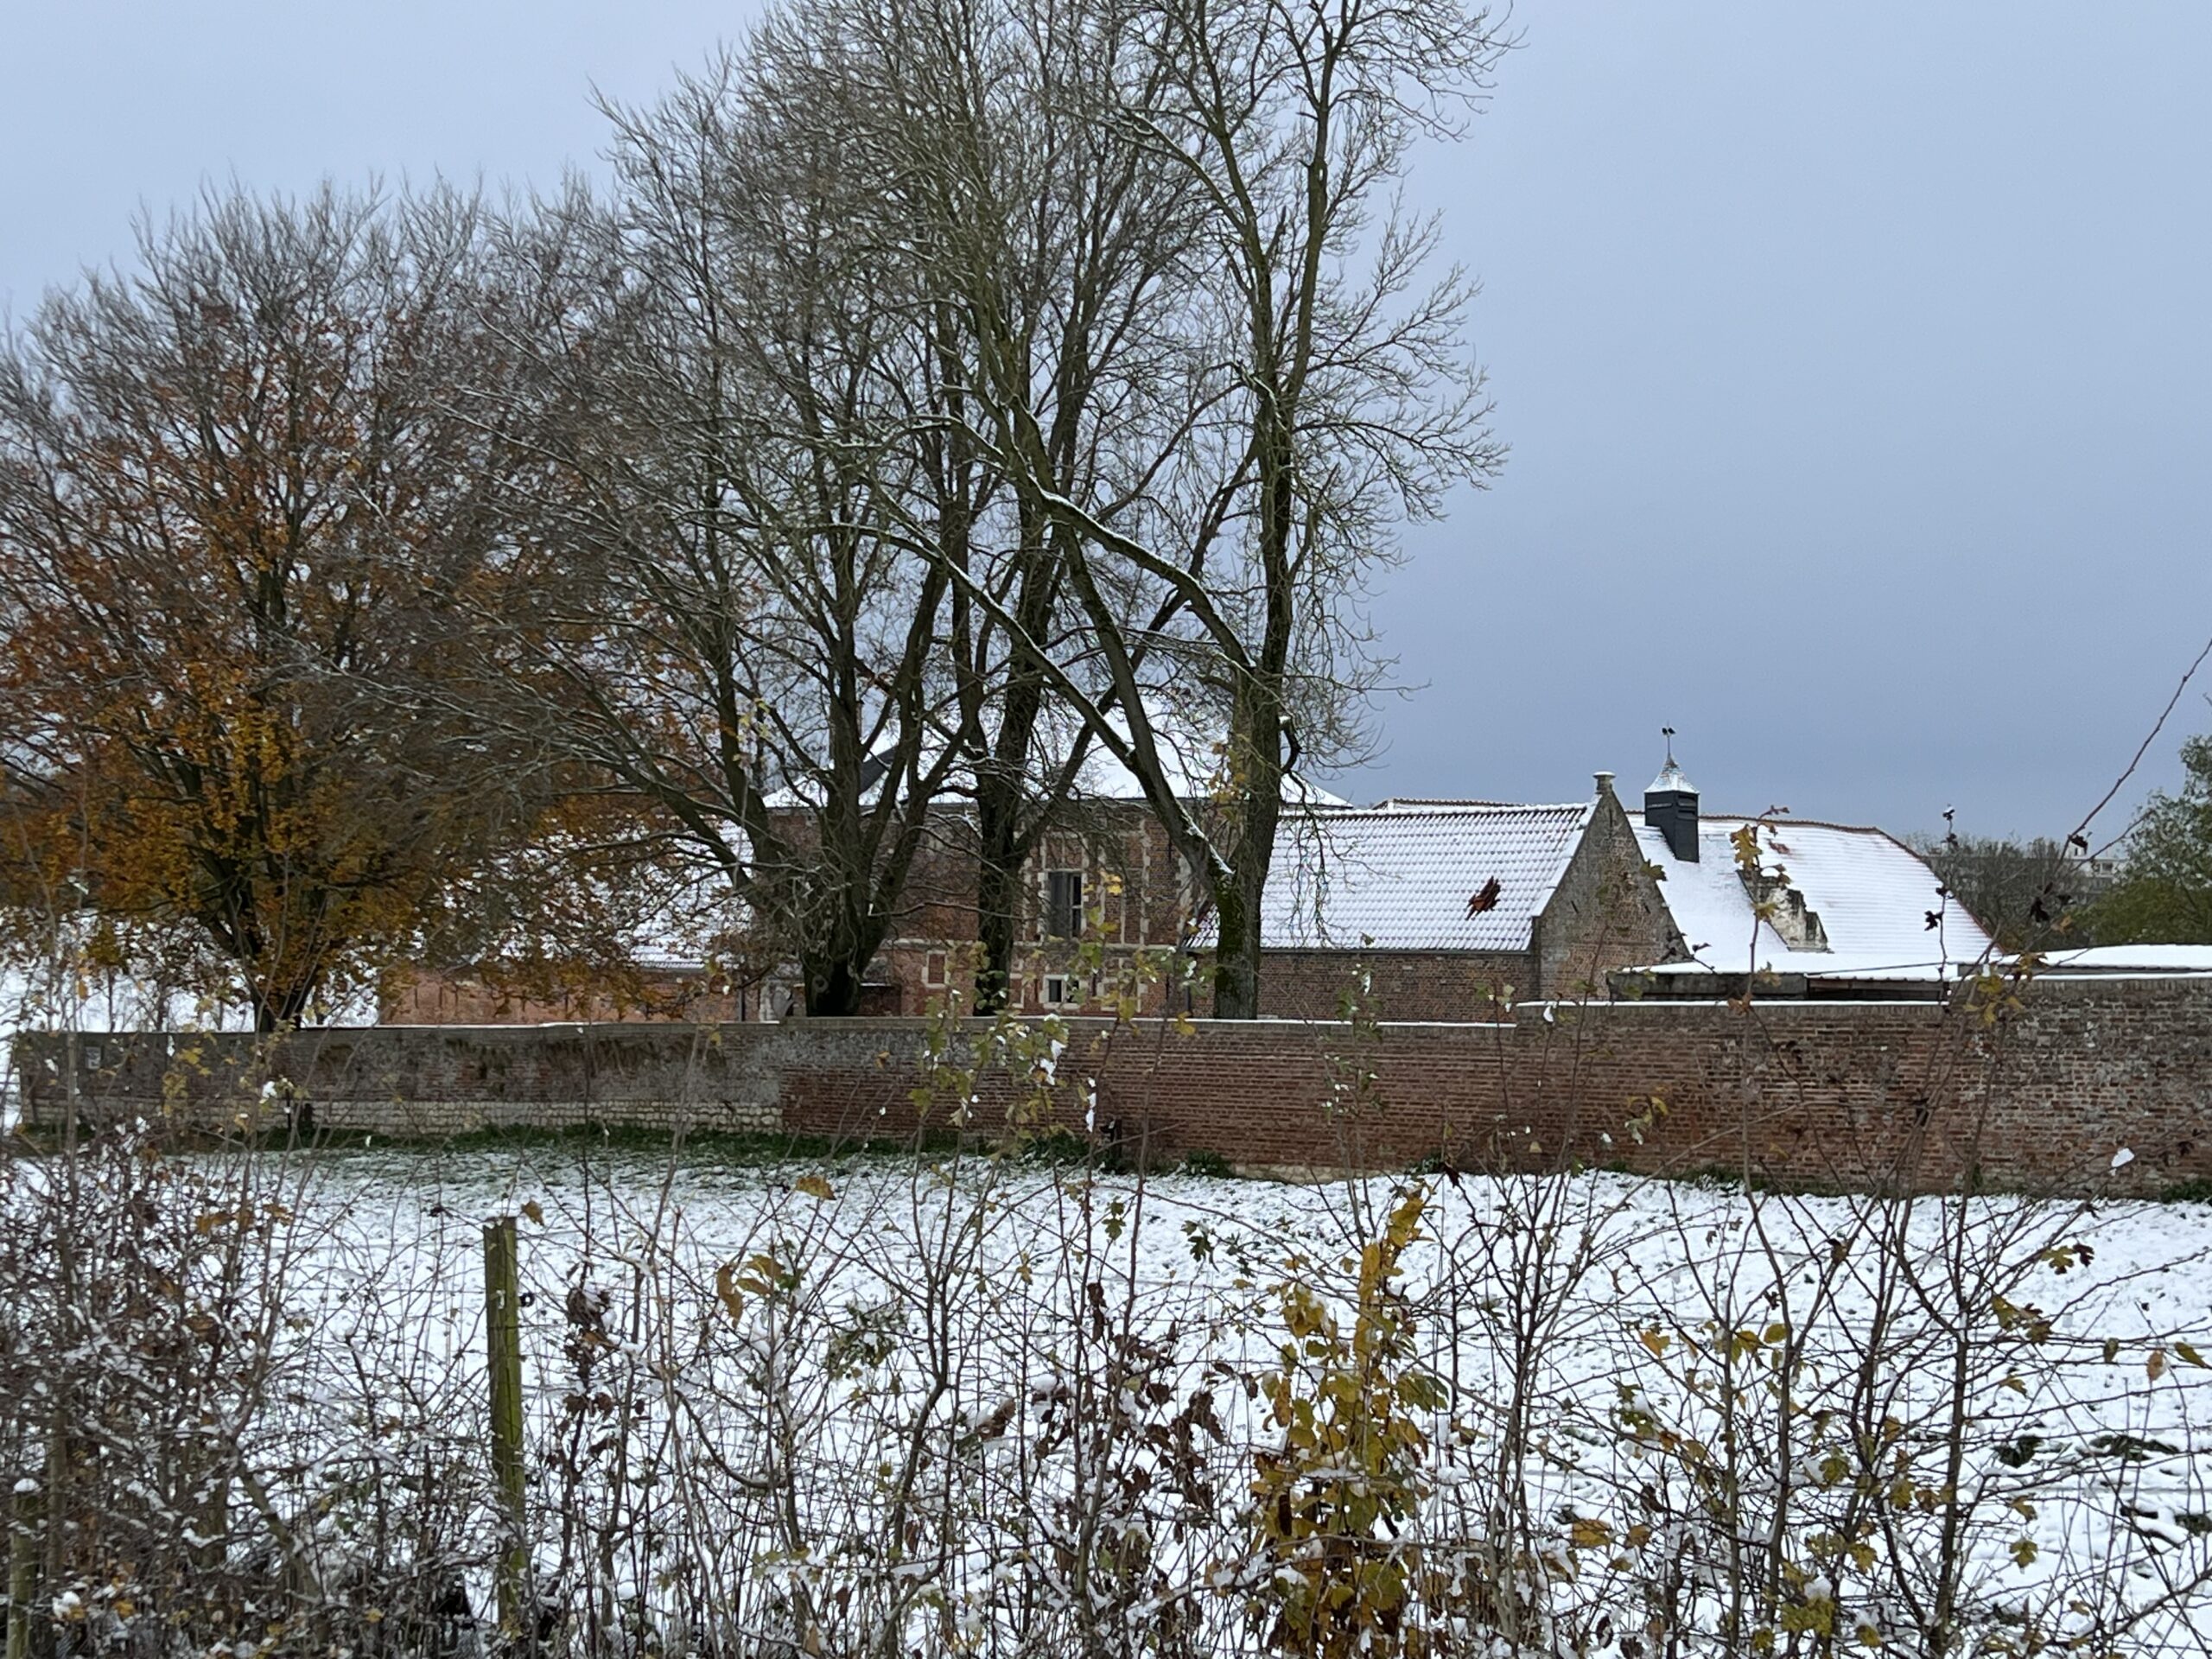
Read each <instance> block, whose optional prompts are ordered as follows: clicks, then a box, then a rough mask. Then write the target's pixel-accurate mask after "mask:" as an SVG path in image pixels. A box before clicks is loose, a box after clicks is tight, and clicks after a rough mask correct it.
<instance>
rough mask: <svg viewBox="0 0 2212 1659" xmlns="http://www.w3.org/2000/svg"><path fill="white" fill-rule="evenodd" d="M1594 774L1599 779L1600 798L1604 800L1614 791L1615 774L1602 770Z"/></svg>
mask: <svg viewBox="0 0 2212 1659" xmlns="http://www.w3.org/2000/svg"><path fill="white" fill-rule="evenodd" d="M1594 776H1595V777H1596V778H1597V779H1598V798H1599V800H1601V801H1602V800H1604V799H1605V797H1606V796H1608V795H1610V794H1611V793H1612V792H1613V774H1612V773H1611V772H1598V773H1595V774H1594Z"/></svg>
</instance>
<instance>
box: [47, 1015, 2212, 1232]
mask: <svg viewBox="0 0 2212 1659" xmlns="http://www.w3.org/2000/svg"><path fill="white" fill-rule="evenodd" d="M926 1031H927V1026H926V1023H925V1021H922V1020H800V1021H793V1022H791V1023H788V1024H785V1025H778V1026H757V1025H754V1026H737V1025H729V1026H671V1025H658V1026H647V1025H613V1026H581V1027H576V1026H572V1027H471V1028H455V1027H448V1028H439V1027H413V1028H408V1027H380V1028H370V1029H356V1030H342V1031H324V1032H310V1033H301V1034H298V1035H296V1036H294V1037H291V1038H288V1039H283V1042H282V1043H280V1044H277V1045H276V1046H274V1050H273V1052H269V1051H268V1049H267V1048H266V1046H264V1045H259V1044H257V1043H256V1041H255V1039H251V1038H243V1037H221V1038H209V1037H199V1038H118V1037H105V1038H100V1037H84V1038H79V1039H76V1041H77V1043H78V1045H79V1048H78V1054H77V1065H76V1067H75V1070H74V1071H73V1073H72V1072H71V1071H69V1069H68V1066H67V1043H66V1041H65V1039H60V1038H55V1037H51V1036H40V1037H33V1038H27V1039H23V1040H22V1048H21V1051H20V1054H19V1058H20V1060H21V1063H22V1072H23V1082H24V1085H25V1090H24V1092H25V1098H26V1102H27V1106H28V1109H29V1115H30V1116H31V1118H32V1121H33V1122H54V1121H56V1120H57V1118H58V1116H59V1114H60V1111H61V1110H62V1109H63V1108H64V1105H65V1103H66V1102H67V1098H68V1093H69V1091H68V1088H67V1080H68V1078H69V1077H70V1076H72V1075H73V1077H74V1078H75V1083H76V1096H77V1099H78V1102H79V1107H80V1109H83V1110H85V1111H86V1112H88V1113H92V1114H99V1113H108V1112H115V1111H118V1110H132V1111H140V1112H147V1113H158V1112H161V1111H162V1110H163V1109H169V1110H174V1111H178V1112H182V1113H185V1114H188V1115H189V1116H192V1117H194V1118H195V1119H198V1120H200V1121H204V1122H251V1121H254V1120H256V1119H260V1120H262V1121H264V1122H266V1121H268V1120H269V1119H270V1118H272V1117H275V1116H278V1115H280V1114H281V1113H282V1112H283V1111H284V1110H286V1109H288V1105H289V1103H297V1105H298V1107H300V1108H303V1109H306V1110H308V1111H309V1112H311V1113H312V1117H313V1121H314V1122H315V1123H317V1124H320V1125H323V1126H327V1127H331V1128H359V1129H370V1130H373V1131H375V1132H377V1133H382V1134H395V1135H397V1134H408V1135H442V1134H447V1133H452V1132H455V1131H459V1130H463V1129H469V1128H480V1127H485V1126H491V1125H530V1126H560V1125H566V1124H572V1123H586V1122H588V1123H603V1124H609V1125H639V1126H645V1127H653V1128H670V1127H677V1126H688V1127H691V1128H706V1129H715V1128H719V1129H745V1130H751V1131H754V1132H771V1133H772V1132H782V1133H788V1134H793V1135H808V1136H820V1137H828V1138H849V1139H882V1138H886V1137H898V1136H903V1135H911V1134H912V1133H913V1132H914V1131H915V1130H916V1129H917V1128H919V1127H922V1126H923V1124H924V1123H925V1121H926V1122H932V1126H933V1127H938V1128H943V1127H944V1126H945V1123H946V1121H947V1119H946V1110H947V1109H949V1103H948V1104H947V1108H946V1109H940V1110H938V1112H937V1113H936V1114H935V1116H934V1119H933V1120H931V1119H930V1117H929V1115H928V1114H925V1113H924V1112H923V1111H922V1110H921V1109H918V1107H917V1106H916V1104H915V1103H914V1101H913V1099H912V1091H913V1090H914V1087H915V1083H916V1059H917V1055H918V1051H919V1049H920V1046H921V1044H922V1042H923V1040H924V1038H925V1033H926ZM1069 1038H1070V1046H1069V1049H1068V1052H1066V1053H1065V1055H1064V1056H1062V1058H1061V1059H1060V1061H1059V1065H1058V1075H1059V1078H1060V1080H1061V1086H1060V1088H1059V1090H1058V1093H1057V1094H1056V1096H1054V1098H1053V1100H1052V1104H1051V1109H1050V1113H1049V1116H1048V1121H1049V1122H1052V1123H1054V1124H1056V1125H1057V1126H1058V1127H1061V1128H1068V1129H1071V1130H1073V1131H1075V1132H1077V1133H1085V1132H1090V1133H1093V1134H1095V1135H1096V1136H1097V1137H1099V1138H1102V1139H1106V1138H1112V1139H1116V1140H1119V1141H1122V1142H1123V1143H1125V1144H1126V1145H1128V1146H1129V1147H1134V1148H1138V1149H1141V1151H1142V1153H1143V1154H1144V1155H1146V1156H1147V1157H1149V1158H1153V1159H1155V1160H1173V1159H1176V1158H1179V1157H1180V1156H1182V1155H1183V1154H1185V1153H1188V1152H1191V1151H1193V1150H1205V1151H1210V1152H1213V1153H1217V1154H1220V1155H1222V1156H1224V1157H1225V1158H1227V1159H1229V1160H1230V1161H1231V1162H1233V1163H1235V1164H1237V1165H1239V1166H1245V1167H1249V1168H1271V1169H1313V1168H1319V1167H1325V1166H1339V1165H1343V1164H1345V1163H1359V1164H1368V1165H1373V1166H1388V1165H1393V1164H1402V1163H1404V1162H1407V1161H1410V1160H1414V1159H1418V1158H1421V1157H1425V1156H1428V1155H1432V1154H1444V1155H1446V1157H1448V1158H1451V1159H1452V1160H1457V1161H1459V1162H1460V1163H1462V1164H1464V1165H1465V1166H1468V1167H1471V1168H1486V1167H1495V1166H1511V1167H1522V1168H1549V1167H1556V1166H1560V1165H1561V1164H1563V1163H1564V1162H1566V1161H1567V1160H1577V1161H1581V1162H1586V1163H1592V1164H1599V1165H1620V1166H1627V1167H1633V1168H1638V1169H1643V1170H1648V1171H1652V1172H1655V1173H1686V1172H1693V1171H1700V1170H1707V1169H1713V1168H1716V1167H1721V1168H1728V1169H1733V1170H1749V1171H1750V1172H1751V1173H1754V1174H1756V1175H1759V1176H1763V1177H1765V1178H1770V1179H1783V1180H1788V1181H1792V1182H1809V1183H1819V1184H1832V1185H1863V1184H1866V1183H1868V1182H1872V1181H1888V1180H1893V1179H1905V1180H1909V1181H1910V1182H1911V1183H1912V1184H1914V1185H1922V1186H1935V1187H1940V1186H1943V1185H1948V1184H1950V1183H1952V1182H1955V1180H1956V1179H1958V1177H1959V1175H1960V1174H1961V1173H1962V1172H1963V1171H1965V1170H1967V1169H1969V1168H1972V1169H1974V1170H1977V1171H1979V1172H1980V1176H1981V1178H1982V1179H1986V1180H1987V1181H1989V1182H1991V1183H1992V1184H1994V1185H2013V1186H2030V1187H2042V1186H2046V1185H2058V1186H2063V1187H2065V1188H2067V1189H2068V1190H2075V1191H2090V1190H2101V1189H2104V1188H2107V1187H2109V1188H2110V1189H2112V1190H2115V1191H2121V1192H2159V1191H2163V1190H2164V1189H2166V1188H2168V1187H2170V1186H2172V1185H2177V1184H2179V1183H2181V1182H2184V1181H2198V1180H2212V982H2208V981H2204V980H2110V981H2075V982H2056V981H2053V982H2044V983H2042V984H2039V985H2036V986H2033V987H2030V988H2027V990H2026V991H2025V992H2024V994H2023V996H2022V1000H2021V1006H2020V1007H2018V1009H2017V1010H2016V1011H2014V1012H2013V1013H2012V1014H2010V1015H2009V1016H2008V1017H2007V1018H2006V1019H2005V1020H2003V1021H2001V1022H2000V1023H1999V1024H1997V1025H1996V1026H1993V1027H1988V1026H1985V1025H1984V1023H1983V1022H1982V1020H1980V1017H1979V1015H1978V1014H1976V1013H1975V1012H1974V1010H1972V1009H1968V1008H1965V1007H1946V1006H1944V1005H1942V1004H1937V1003H1926V1002H1923V1003H1853V1002H1821V1001H1811V1002H1802V1001H1775V1002H1770V1003H1756V1004H1753V1005H1752V1006H1751V1007H1749V1008H1748V1009H1745V1008H1739V1007H1736V1006H1732V1005H1730V1004H1726V1003H1629V1002H1620V1003H1606V1004H1591V1005H1589V1006H1587V1007H1573V1006H1554V1005H1544V1006H1541V1007H1530V1006H1525V1005H1524V1006H1523V1007H1521V1008H1519V1009H1517V1010H1516V1013H1515V1016H1514V1017H1513V1018H1512V1019H1510V1020H1501V1021H1499V1022H1497V1023H1494V1024H1489V1025H1478V1024H1457V1025H1443V1024H1412V1023H1401V1024H1389V1025H1385V1026H1383V1027H1379V1028H1378V1030H1377V1032H1376V1035H1375V1037H1374V1039H1373V1046H1372V1048H1371V1049H1368V1048H1364V1047H1363V1046H1362V1045H1361V1043H1360V1041H1359V1040H1358V1039H1355V1038H1354V1037H1353V1036H1352V1034H1351V1033H1350V1032H1349V1031H1348V1030H1347V1029H1346V1028H1345V1027H1341V1026H1330V1025H1324V1024H1312V1025H1308V1024H1302V1023H1298V1022H1293V1021H1273V1020H1262V1021H1255V1022H1235V1021H1212V1020H1200V1021H1197V1022H1194V1024H1193V1026H1192V1029H1191V1031H1190V1034H1188V1035H1179V1034H1177V1033H1175V1032H1174V1031H1173V1029H1163V1028H1162V1027H1160V1025H1158V1024H1156V1023H1153V1022H1149V1021H1147V1022H1140V1023H1137V1024H1135V1025H1133V1026H1123V1027H1115V1026H1113V1025H1112V1024H1111V1023H1110V1022H1108V1021H1104V1020H1077V1021H1071V1022H1070V1024H1069ZM1346 1061H1351V1062H1354V1064H1351V1065H1346V1064H1344V1062H1346ZM1362 1070H1364V1071H1370V1072H1371V1073H1372V1074H1373V1077H1375V1079H1376V1081H1375V1084H1374V1087H1373V1088H1372V1090H1370V1091H1368V1092H1367V1093H1366V1094H1365V1095H1364V1096H1347V1095H1346V1094H1345V1092H1344V1078H1345V1077H1347V1076H1349V1075H1350V1074H1351V1072H1353V1071H1362ZM271 1077H274V1078H275V1079H276V1083H275V1086H273V1087H270V1088H267V1089H264V1081H265V1080H267V1079H270V1078H271ZM1092 1090H1095V1102H1096V1104H1095V1109H1092V1107H1091V1104H1090V1099H1091V1094H1090V1091H1092ZM1014 1092H1015V1091H1014V1086H1013V1085H1012V1084H1010V1082H1009V1080H1008V1079H1007V1078H1004V1077H994V1078H991V1079H989V1080H988V1081H987V1082H986V1084H984V1086H983V1088H982V1091H981V1098H980V1099H979V1101H978V1103H977V1106H976V1111H977V1118H978V1122H982V1123H984V1124H988V1123H991V1122H1002V1121H1003V1116H1004V1114H1005V1111H1006V1109H1007V1105H1008V1103H1009V1102H1010V1100H1011V1099H1012V1098H1013V1097H1014ZM1087 1113H1088V1114H1089V1117H1088V1122H1089V1124H1090V1125H1095V1128H1087V1124H1086V1114H1087ZM2122 1147H2125V1148H2126V1149H2127V1150H2129V1151H2130V1152H2131V1153H2132V1154H2133V1159H2132V1160H2131V1161H2128V1162H2126V1164H2125V1166H2123V1167H2122V1168H2120V1170H2118V1171H2116V1172H2114V1171H2113V1170H2112V1169H2111V1164H2112V1160H2113V1154H2114V1153H2115V1152H2117V1151H2119V1150H2120V1149H2121V1148H2122Z"/></svg>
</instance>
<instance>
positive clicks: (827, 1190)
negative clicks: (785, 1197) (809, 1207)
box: [791, 1175, 837, 1198]
mask: <svg viewBox="0 0 2212 1659" xmlns="http://www.w3.org/2000/svg"><path fill="white" fill-rule="evenodd" d="M791 1188H792V1190H793V1191H794V1192H804V1193H805V1194H806V1196H807V1197H809V1198H836V1196H837V1194H836V1190H835V1189H833V1188H832V1187H831V1186H830V1185H829V1182H828V1181H827V1180H825V1179H823V1177H821V1176H819V1175H802V1176H800V1177H799V1178H798V1179H797V1180H795V1181H793V1182H792V1183H791Z"/></svg>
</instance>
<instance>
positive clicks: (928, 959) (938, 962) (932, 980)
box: [922, 950, 950, 987]
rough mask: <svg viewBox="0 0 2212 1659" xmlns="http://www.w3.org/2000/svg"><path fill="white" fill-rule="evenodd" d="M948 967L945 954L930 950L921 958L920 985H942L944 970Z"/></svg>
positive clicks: (940, 951)
mask: <svg viewBox="0 0 2212 1659" xmlns="http://www.w3.org/2000/svg"><path fill="white" fill-rule="evenodd" d="M949 967H950V963H949V962H948V961H947V960H946V952H944V951H943V950H932V951H931V952H930V953H929V954H928V955H927V956H925V957H923V958H922V983H923V984H925V985H928V986H931V987H937V986H941V985H943V984H944V976H945V970H946V969H947V968H949Z"/></svg>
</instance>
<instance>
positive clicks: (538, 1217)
mask: <svg viewBox="0 0 2212 1659" xmlns="http://www.w3.org/2000/svg"><path fill="white" fill-rule="evenodd" d="M522 1212H523V1214H524V1215H525V1216H527V1217H530V1224H531V1226H533V1227H543V1225H544V1224H545V1211H543V1210H542V1209H540V1208H539V1207H538V1203H537V1199H536V1198H531V1199H530V1200H528V1201H527V1202H526V1203H524V1205H523V1207H522Z"/></svg>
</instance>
